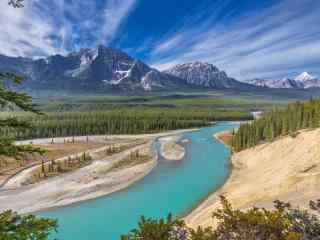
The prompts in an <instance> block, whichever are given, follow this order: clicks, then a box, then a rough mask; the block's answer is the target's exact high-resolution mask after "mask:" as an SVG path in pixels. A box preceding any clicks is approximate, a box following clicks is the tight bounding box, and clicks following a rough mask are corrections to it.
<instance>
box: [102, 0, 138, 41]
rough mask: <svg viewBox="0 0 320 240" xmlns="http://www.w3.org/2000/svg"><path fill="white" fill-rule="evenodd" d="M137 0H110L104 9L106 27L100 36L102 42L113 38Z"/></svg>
mask: <svg viewBox="0 0 320 240" xmlns="http://www.w3.org/2000/svg"><path fill="white" fill-rule="evenodd" d="M136 2H137V0H109V1H108V2H107V5H106V7H105V10H104V27H103V29H102V32H101V36H100V39H99V41H100V43H109V42H110V41H112V40H113V38H114V36H115V34H116V33H117V31H118V30H119V27H120V26H121V24H122V22H123V21H124V19H125V18H126V17H127V16H128V14H129V13H130V11H131V10H132V9H133V7H134V6H135V4H136Z"/></svg>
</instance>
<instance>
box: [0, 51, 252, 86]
mask: <svg viewBox="0 0 320 240" xmlns="http://www.w3.org/2000/svg"><path fill="white" fill-rule="evenodd" d="M0 71H8V72H14V73H17V74H20V75H23V76H25V77H26V79H27V81H25V83H24V85H23V87H24V88H26V89H28V90H43V89H45V90H61V89H63V90H72V91H76V90H80V91H88V90H90V91H105V90H109V91H117V90H120V91H135V90H142V91H153V90H174V89H179V90H181V89H185V88H195V87H196V88H211V89H227V88H232V89H241V88H243V89H247V88H251V87H252V85H249V84H246V83H241V82H239V81H236V80H235V79H233V78H230V77H228V76H227V74H226V73H225V72H224V71H220V70H219V69H218V68H217V67H215V66H213V65H212V64H208V63H201V62H194V63H186V64H181V65H177V66H175V67H173V68H172V69H169V70H167V71H164V72H160V71H158V70H156V69H153V68H151V67H149V66H148V65H147V64H145V63H143V62H141V61H139V60H136V59H134V58H132V57H130V56H129V55H128V54H126V53H124V52H122V51H120V50H118V49H112V48H106V47H104V46H98V47H97V48H94V49H82V50H80V51H79V52H75V53H70V54H69V55H67V56H61V55H54V56H50V57H47V58H44V59H37V60H33V59H29V58H21V57H7V56H3V55H0Z"/></svg>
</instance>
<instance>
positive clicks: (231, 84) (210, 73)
mask: <svg viewBox="0 0 320 240" xmlns="http://www.w3.org/2000/svg"><path fill="white" fill-rule="evenodd" d="M165 72H166V73H167V74H170V75H173V76H175V77H178V78H181V79H184V80H186V81H187V83H188V84H191V85H195V86H200V87H206V88H217V89H225V88H246V87H250V86H249V85H247V84H244V83H241V82H238V81H236V80H235V79H233V78H230V77H228V75H227V74H226V73H225V72H224V71H220V70H219V69H218V68H217V67H216V66H214V65H213V64H211V63H206V62H200V61H195V62H189V63H184V64H178V65H176V66H174V67H173V68H171V69H168V70H166V71H165Z"/></svg>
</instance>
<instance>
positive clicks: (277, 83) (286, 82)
mask: <svg viewBox="0 0 320 240" xmlns="http://www.w3.org/2000/svg"><path fill="white" fill-rule="evenodd" d="M245 82H246V83H249V84H252V85H255V86H259V87H265V88H287V89H290V88H291V89H308V88H320V79H318V78H317V77H315V76H312V75H311V74H309V73H307V72H303V73H301V74H300V75H298V76H296V77H294V78H283V79H280V80H265V79H252V80H248V81H245Z"/></svg>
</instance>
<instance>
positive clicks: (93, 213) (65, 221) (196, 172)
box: [41, 122, 235, 240]
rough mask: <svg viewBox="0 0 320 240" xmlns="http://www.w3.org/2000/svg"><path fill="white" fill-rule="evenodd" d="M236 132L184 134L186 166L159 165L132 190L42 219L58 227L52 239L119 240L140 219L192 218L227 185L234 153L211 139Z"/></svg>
mask: <svg viewBox="0 0 320 240" xmlns="http://www.w3.org/2000/svg"><path fill="white" fill-rule="evenodd" d="M233 127H235V124H233V123H228V122H226V123H219V124H217V125H215V126H212V127H208V128H203V129H201V130H199V131H196V132H189V133H185V134H184V135H183V138H182V139H188V140H189V142H188V143H184V145H185V147H186V157H185V159H184V160H183V161H179V162H167V161H164V160H161V159H160V160H159V164H158V166H157V167H156V168H155V169H154V170H153V171H152V172H151V173H150V174H149V175H148V176H146V177H145V178H144V179H142V180H141V181H139V182H137V183H135V184H133V185H132V186H130V187H129V188H128V189H125V190H123V191H120V192H117V193H113V194H111V195H108V196H106V197H102V198H98V199H95V200H92V201H88V202H84V203H79V204H75V205H72V206H69V207H63V208H58V209H54V210H50V211H48V212H45V213H42V214H41V216H44V217H50V218H56V219H58V221H59V233H58V234H57V235H54V236H52V239H55V238H58V239H59V240H118V239H120V235H121V234H126V233H128V232H129V230H131V229H133V228H135V227H136V226H137V223H138V221H139V219H140V216H141V215H145V216H147V217H155V218H159V217H165V216H167V214H168V213H173V214H174V215H175V216H182V215H183V214H186V213H188V212H189V211H190V210H191V209H192V208H194V207H195V206H197V204H199V203H200V202H201V201H202V200H203V199H205V198H206V197H207V196H208V194H210V193H211V192H213V191H215V190H217V188H219V187H220V186H221V185H222V184H223V183H224V182H225V180H226V179H227V177H228V175H229V170H230V167H229V160H228V159H229V156H230V151H229V149H228V148H226V147H225V146H224V145H223V144H221V143H220V142H218V141H217V140H215V139H214V138H213V137H212V136H213V134H214V133H217V132H220V131H224V130H227V129H230V128H233ZM156 148H159V146H157V147H156Z"/></svg>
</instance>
